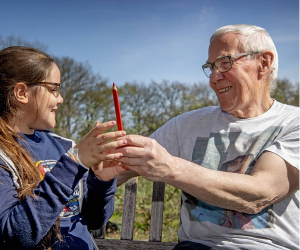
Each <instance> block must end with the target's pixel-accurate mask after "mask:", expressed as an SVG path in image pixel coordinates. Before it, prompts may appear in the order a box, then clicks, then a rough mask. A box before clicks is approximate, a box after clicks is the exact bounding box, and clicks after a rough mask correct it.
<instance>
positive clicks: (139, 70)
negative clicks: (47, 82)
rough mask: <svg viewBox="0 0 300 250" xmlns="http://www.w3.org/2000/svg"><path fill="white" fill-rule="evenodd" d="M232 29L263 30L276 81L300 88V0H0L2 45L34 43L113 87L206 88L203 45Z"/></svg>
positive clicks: (205, 50)
mask: <svg viewBox="0 0 300 250" xmlns="http://www.w3.org/2000/svg"><path fill="white" fill-rule="evenodd" d="M236 23H247V24H254V25H257V26H261V27H263V28H265V29H266V30H267V31H268V32H269V34H270V35H271V37H272V38H273V40H274V43H275V46H276V47H277V51H278V54H279V72H278V75H279V78H281V79H283V78H287V79H289V80H290V81H292V82H293V83H296V82H299V1H298V0H227V1H224V0H213V1H208V0H206V1H205V0H151V1H149V0H87V1H79V0H73V1H70V0H51V1H41V0H27V1H24V0H19V1H16V0H9V1H7V0H0V36H2V38H5V37H7V36H10V35H13V36H16V37H18V36H20V37H21V38H22V39H24V40H27V41H29V42H34V41H39V42H40V43H42V44H44V45H46V46H47V47H48V49H47V52H48V53H50V54H51V55H55V56H59V57H61V56H69V57H71V58H74V59H75V60H76V61H79V62H83V63H85V62H88V63H89V64H90V65H91V66H92V69H93V72H95V73H99V74H100V75H101V76H102V77H103V78H104V79H107V80H108V82H110V83H112V82H115V83H116V84H117V86H118V85H122V84H124V83H125V82H133V81H136V82H138V83H142V82H143V83H145V84H148V83H150V82H151V80H154V81H157V82H158V83H160V82H161V81H162V80H167V81H179V82H182V83H186V84H190V83H196V82H208V78H206V77H205V75H204V73H203V72H202V68H201V65H202V64H203V63H205V61H206V60H207V49H208V44H209V38H210V36H211V35H212V33H213V32H214V31H215V30H216V29H217V28H219V27H221V26H224V25H228V24H236Z"/></svg>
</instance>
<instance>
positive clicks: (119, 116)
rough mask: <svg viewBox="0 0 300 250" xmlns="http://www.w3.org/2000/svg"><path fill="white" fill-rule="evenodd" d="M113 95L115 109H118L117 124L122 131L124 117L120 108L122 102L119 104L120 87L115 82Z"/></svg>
mask: <svg viewBox="0 0 300 250" xmlns="http://www.w3.org/2000/svg"><path fill="white" fill-rule="evenodd" d="M112 92H113V97H114V103H115V111H116V117H117V124H118V130H119V131H122V130H123V126H122V117H121V110H120V104H119V97H118V89H117V86H116V84H115V83H113V89H112Z"/></svg>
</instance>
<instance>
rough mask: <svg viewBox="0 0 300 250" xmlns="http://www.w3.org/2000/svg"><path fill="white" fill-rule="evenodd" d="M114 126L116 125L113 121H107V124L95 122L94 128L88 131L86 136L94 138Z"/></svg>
mask: <svg viewBox="0 0 300 250" xmlns="http://www.w3.org/2000/svg"><path fill="white" fill-rule="evenodd" d="M116 124H117V123H116V122H115V121H109V122H105V123H100V122H97V123H96V125H95V127H93V128H92V129H91V130H90V132H89V133H88V135H89V136H94V137H96V136H97V135H99V134H101V133H103V132H104V131H106V130H108V129H110V128H112V127H113V126H115V125H116Z"/></svg>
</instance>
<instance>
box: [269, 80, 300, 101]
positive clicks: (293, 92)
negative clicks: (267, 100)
mask: <svg viewBox="0 0 300 250" xmlns="http://www.w3.org/2000/svg"><path fill="white" fill-rule="evenodd" d="M272 97H273V98H274V99H275V100H276V101H278V102H281V103H285V104H290V105H293V106H298V107H299V83H297V84H292V83H291V82H290V81H289V80H287V79H282V80H278V82H277V88H276V90H275V92H274V93H273V94H272Z"/></svg>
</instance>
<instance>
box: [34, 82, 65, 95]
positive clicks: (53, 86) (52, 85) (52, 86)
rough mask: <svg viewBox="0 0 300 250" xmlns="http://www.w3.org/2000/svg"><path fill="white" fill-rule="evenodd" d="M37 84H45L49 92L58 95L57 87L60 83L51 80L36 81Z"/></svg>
mask: <svg viewBox="0 0 300 250" xmlns="http://www.w3.org/2000/svg"><path fill="white" fill-rule="evenodd" d="M37 84H40V85H45V87H46V86H47V89H48V91H49V92H51V93H52V94H53V95H54V96H55V97H58V96H59V88H60V83H52V82H37Z"/></svg>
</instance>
